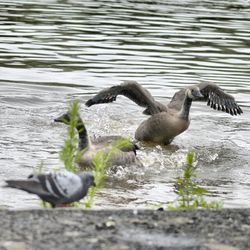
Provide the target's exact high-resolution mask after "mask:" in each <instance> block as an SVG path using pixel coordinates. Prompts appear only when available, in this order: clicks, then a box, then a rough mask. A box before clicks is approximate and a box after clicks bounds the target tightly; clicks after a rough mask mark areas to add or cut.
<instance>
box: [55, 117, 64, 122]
mask: <svg viewBox="0 0 250 250" xmlns="http://www.w3.org/2000/svg"><path fill="white" fill-rule="evenodd" d="M54 122H63V121H62V119H61V117H58V118H56V119H54Z"/></svg>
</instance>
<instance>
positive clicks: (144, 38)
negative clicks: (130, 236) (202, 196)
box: [0, 0, 250, 208]
mask: <svg viewBox="0 0 250 250" xmlns="http://www.w3.org/2000/svg"><path fill="white" fill-rule="evenodd" d="M0 25H1V27H0V90H1V91H0V105H1V112H0V121H1V122H0V126H1V139H0V146H1V150H0V163H1V167H0V185H3V183H4V179H7V178H18V177H26V176H27V175H28V174H29V173H31V172H32V171H33V170H34V168H36V167H37V166H38V165H39V164H40V163H41V162H43V163H44V167H45V169H44V170H45V171H48V170H53V169H55V168H56V167H58V166H62V163H61V162H60V161H59V160H58V152H59V151H60V147H61V146H62V144H63V141H64V139H65V134H66V127H65V126H64V125H63V124H54V123H53V119H54V118H55V117H57V116H58V115H60V114H62V113H63V112H65V111H66V109H67V106H68V104H69V102H70V101H72V100H74V99H78V100H80V102H81V104H82V106H81V114H82V117H83V118H84V120H85V121H86V126H87V127H88V130H89V133H90V134H91V135H104V134H121V135H126V136H127V135H129V136H131V137H133V135H134V131H135V129H136V128H137V126H138V125H139V124H140V122H141V121H142V120H143V119H145V118H146V117H145V116H144V115H143V114H142V109H141V108H140V107H138V106H136V105H135V104H134V103H132V102H131V101H130V100H128V99H126V98H124V97H119V98H118V100H117V102H116V103H115V104H108V105H97V106H93V107H91V108H87V107H85V106H84V105H83V104H84V102H85V101H86V100H87V99H88V98H90V97H91V96H92V95H93V94H94V93H97V92H98V91H99V90H101V89H103V88H104V87H108V86H112V85H114V84H118V83H120V82H121V81H122V80H129V79H131V80H137V81H138V82H140V83H141V84H143V86H145V87H146V88H147V89H149V91H150V92H151V93H152V94H153V96H155V98H156V99H157V100H158V101H161V102H163V103H167V102H168V101H169V100H170V98H171V97H172V96H173V94H174V93H175V91H177V90H179V89H180V88H182V87H185V86H187V85H189V84H194V83H197V82H198V81H199V80H201V79H206V80H211V81H214V82H215V83H216V84H219V85H220V86H221V87H222V88H223V89H224V90H225V91H226V92H227V93H230V94H232V95H233V96H234V97H235V98H236V100H237V101H238V103H239V104H240V105H241V107H242V109H243V111H244V114H243V115H242V116H239V117H231V116H229V115H228V114H224V113H222V112H218V111H214V110H212V109H210V108H208V107H207V106H206V105H205V104H204V103H194V104H193V106H192V110H191V117H192V122H191V125H190V127H189V129H188V131H186V132H185V133H183V134H182V135H180V136H178V137H177V138H176V139H175V140H174V142H173V144H172V146H168V147H166V148H161V147H159V146H157V147H147V146H145V145H141V147H142V150H141V151H140V152H139V153H138V157H139V158H140V160H141V161H142V162H143V163H144V165H145V168H144V169H137V168H135V167H131V168H125V169H124V168H122V167H118V168H117V169H115V170H110V173H109V181H108V183H107V185H106V187H105V188H104V189H103V190H102V191H101V193H100V194H99V196H98V197H97V200H96V207H146V206H147V204H149V203H155V202H165V201H171V200H173V199H175V194H174V192H173V183H174V179H175V177H176V176H178V175H180V174H181V172H182V166H183V163H184V162H185V155H186V153H187V152H188V150H190V149H195V151H196V153H197V159H196V164H197V178H198V181H199V183H200V184H202V185H204V186H206V187H208V188H209V189H210V190H213V191H214V196H213V197H212V198H213V199H215V200H222V201H223V202H224V206H225V207H247V206H248V207H249V205H250V201H249V183H250V170H249V161H250V156H249V149H250V143H249V138H250V121H249V113H250V101H249V100H250V84H249V80H250V70H249V69H250V60H249V58H250V49H249V45H250V30H249V27H250V2H249V1H244V0H242V1H240V0H238V1H212V0H207V1H195V0H182V1H180V0H179V1H178V0H177V1H176V0H175V1H157V0H156V1H147V0H144V1H142V0H137V1H126V0H121V1H110V0H109V1H67V0H61V1H59V0H58V1H54V0H47V1H29V0H26V1H18V0H9V1H8V0H5V1H1V3H0ZM117 114H118V115H117ZM0 197H1V199H0V206H1V207H10V208H27V207H38V206H39V205H40V204H39V201H38V199H37V198H36V196H32V195H28V194H26V193H25V192H22V191H17V190H11V189H3V188H0Z"/></svg>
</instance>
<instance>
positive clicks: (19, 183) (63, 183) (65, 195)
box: [5, 171, 95, 208]
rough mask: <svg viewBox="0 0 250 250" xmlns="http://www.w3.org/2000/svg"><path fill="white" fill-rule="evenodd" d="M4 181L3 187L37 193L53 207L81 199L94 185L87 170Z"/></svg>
mask: <svg viewBox="0 0 250 250" xmlns="http://www.w3.org/2000/svg"><path fill="white" fill-rule="evenodd" d="M6 183H7V185H6V186H5V187H10V188H17V189H21V190H24V191H26V192H28V193H32V194H36V195H38V196H39V197H40V198H41V199H42V200H43V201H46V202H49V203H50V204H51V206H52V207H53V208H54V207H59V206H62V205H65V204H69V203H72V202H75V201H79V200H81V199H82V198H83V197H84V196H86V195H87V193H88V189H89V188H90V186H95V181H94V176H93V174H91V173H89V172H79V173H77V174H74V173H72V172H69V171H62V172H56V173H49V174H38V175H36V174H31V175H29V176H28V178H27V179H19V180H6Z"/></svg>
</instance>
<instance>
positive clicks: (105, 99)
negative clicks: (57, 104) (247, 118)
mask: <svg viewBox="0 0 250 250" xmlns="http://www.w3.org/2000/svg"><path fill="white" fill-rule="evenodd" d="M118 95H123V96H126V97H127V98H129V99H130V100H132V101H134V102H135V103H136V104H138V105H139V106H141V107H144V108H146V109H145V110H144V112H143V113H144V114H146V115H150V117H149V118H148V119H147V120H145V121H143V122H142V123H141V124H140V125H139V127H138V128H137V130H136V132H135V138H136V139H137V140H139V141H146V142H154V143H158V144H165V145H166V144H170V143H171V142H172V140H173V139H174V137H176V136H177V135H179V134H181V133H182V132H184V131H185V130H186V129H187V128H188V127H189V124H190V118H189V111H190V107H191V104H192V102H193V101H207V105H208V106H210V107H211V108H213V109H215V110H220V111H223V112H227V113H229V114H230V115H240V114H242V113H243V112H242V110H241V108H240V106H239V105H238V104H237V103H236V102H235V99H234V97H233V96H231V95H229V94H227V93H225V92H224V91H223V90H222V89H221V88H220V87H219V86H217V85H215V84H212V83H210V82H205V81H204V82H201V83H199V84H196V85H192V86H188V87H186V88H183V89H181V90H179V91H177V92H176V93H175V94H174V96H173V97H172V99H171V101H170V102H169V103H168V105H166V106H165V105H164V104H162V103H160V102H158V101H156V100H155V99H154V98H153V96H152V95H151V94H150V92H149V91H148V90H147V89H145V88H144V87H142V86H141V85H140V84H139V83H137V82H136V81H124V82H123V83H122V84H120V85H116V86H112V87H110V88H107V89H104V90H102V91H100V92H99V93H98V94H96V95H95V96H94V97H93V98H91V99H89V100H88V101H87V102H86V106H88V107H90V106H92V105H95V104H99V103H109V102H113V101H115V100H116V98H117V96H118Z"/></svg>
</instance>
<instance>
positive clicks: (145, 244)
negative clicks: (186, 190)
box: [0, 208, 250, 250]
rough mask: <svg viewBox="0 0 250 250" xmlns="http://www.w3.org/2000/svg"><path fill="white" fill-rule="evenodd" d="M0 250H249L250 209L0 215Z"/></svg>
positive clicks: (0, 212) (39, 211)
mask: <svg viewBox="0 0 250 250" xmlns="http://www.w3.org/2000/svg"><path fill="white" fill-rule="evenodd" d="M0 220H1V222H2V225H1V227H0V250H6V249H7V250H29V249H36V250H37V249H60V250H63V249H65V250H66V249H84V250H92V249H111V250H116V249H117V250H130V249H136V250H138V249H143V250H147V249H178V250H179V249H214V250H236V249H250V241H249V238H250V208H247V209H238V208H237V209H217V210H209V209H206V210H205V209H200V210H190V211H156V210H145V209H105V210H104V209H77V208H76V209H75V208H73V209H72V208H66V209H65V208H58V209H30V210H28V209H25V210H7V209H1V210H0Z"/></svg>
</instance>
